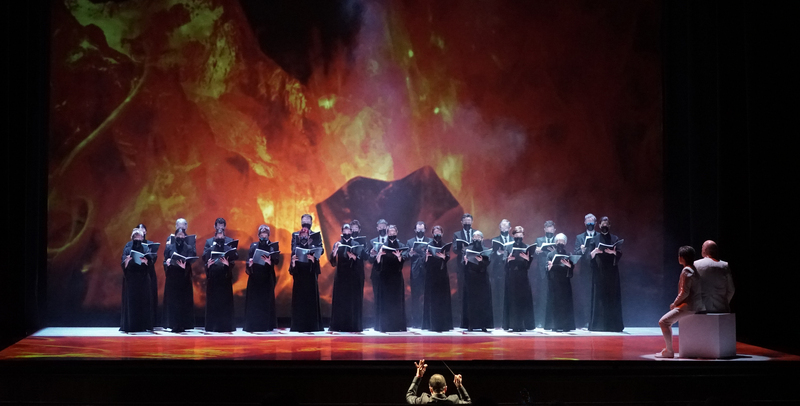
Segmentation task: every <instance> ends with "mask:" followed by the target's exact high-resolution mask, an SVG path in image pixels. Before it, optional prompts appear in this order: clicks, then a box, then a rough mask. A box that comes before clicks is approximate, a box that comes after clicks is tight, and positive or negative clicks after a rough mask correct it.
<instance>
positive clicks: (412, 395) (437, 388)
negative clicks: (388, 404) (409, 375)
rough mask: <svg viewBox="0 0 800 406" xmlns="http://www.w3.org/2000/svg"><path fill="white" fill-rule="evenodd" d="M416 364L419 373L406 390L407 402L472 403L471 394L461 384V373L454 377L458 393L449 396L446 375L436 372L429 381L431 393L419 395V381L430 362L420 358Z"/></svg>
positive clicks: (416, 403) (420, 403)
mask: <svg viewBox="0 0 800 406" xmlns="http://www.w3.org/2000/svg"><path fill="white" fill-rule="evenodd" d="M414 366H416V367H417V374H416V375H414V380H413V381H411V386H410V387H409V388H408V391H407V392H406V403H408V404H411V405H422V404H428V403H438V404H445V405H467V404H471V403H472V400H471V399H470V398H469V394H468V393H467V389H466V388H464V385H462V384H461V375H460V374H459V375H455V376H454V377H453V383H454V384H455V385H456V389H457V390H458V394H457V395H450V396H447V383H445V380H444V377H443V376H441V375H439V374H434V375H433V376H431V379H430V382H429V383H428V390H430V392H431V393H430V394H428V393H423V394H422V395H421V396H417V386H418V385H419V381H420V380H421V379H422V377H423V376H424V375H425V370H426V369H427V368H428V364H426V363H425V360H424V359H421V360H419V363H416V362H415V363H414Z"/></svg>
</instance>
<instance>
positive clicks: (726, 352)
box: [678, 313, 736, 358]
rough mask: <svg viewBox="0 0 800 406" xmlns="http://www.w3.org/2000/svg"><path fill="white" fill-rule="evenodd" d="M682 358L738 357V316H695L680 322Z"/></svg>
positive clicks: (679, 335)
mask: <svg viewBox="0 0 800 406" xmlns="http://www.w3.org/2000/svg"><path fill="white" fill-rule="evenodd" d="M678 348H679V353H680V357H681V358H730V357H734V356H736V315H735V314H733V313H708V314H693V315H691V316H688V317H685V318H683V319H681V320H680V321H679V322H678Z"/></svg>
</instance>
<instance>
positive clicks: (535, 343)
mask: <svg viewBox="0 0 800 406" xmlns="http://www.w3.org/2000/svg"><path fill="white" fill-rule="evenodd" d="M675 333H676V336H675V347H676V348H678V344H679V339H678V337H679V336H678V335H677V333H678V331H677V329H676V330H675ZM661 348H663V338H662V337H661V331H660V329H659V328H657V327H654V328H647V327H643V328H626V329H625V331H624V332H622V333H600V332H590V331H586V330H578V331H572V332H567V333H556V332H550V331H544V330H538V329H537V330H534V331H530V332H525V333H510V332H506V331H502V330H490V331H489V332H466V331H463V330H460V329H456V330H454V331H450V332H445V333H433V332H428V331H424V330H417V329H410V330H409V331H408V332H404V333H380V332H375V331H372V330H367V331H365V332H363V333H331V332H327V331H326V332H317V333H296V332H290V331H288V329H280V330H275V331H273V332H270V333H256V334H251V333H247V332H243V331H241V330H238V331H236V332H232V333H206V332H204V331H203V330H202V329H200V330H190V331H188V332H185V333H181V334H174V333H170V332H167V331H162V330H158V329H157V330H156V331H155V332H153V333H135V334H125V333H121V332H120V331H118V329H117V328H110V327H109V328H74V327H73V328H65V327H50V328H45V329H43V330H40V331H39V332H37V333H35V334H33V335H31V336H29V337H27V338H24V339H22V340H21V341H19V342H17V343H16V344H14V345H12V346H10V347H8V348H6V349H5V350H3V351H0V360H24V359H47V360H56V359H71V360H275V361H281V360H303V361H348V360H354V361H373V360H381V361H410V360H418V359H420V358H426V359H445V360H458V361H469V360H487V361H492V360H494V361H512V360H513V361H530V360H581V361H632V360H640V361H647V360H656V359H655V357H654V354H655V353H656V352H657V351H660V350H661ZM736 352H737V354H738V355H737V357H736V358H733V359H728V360H715V361H717V362H735V361H768V360H785V361H800V356H796V355H791V354H785V353H781V352H778V351H772V350H769V349H765V348H760V347H756V346H752V345H748V344H744V343H737V345H736ZM675 360H679V361H698V360H689V359H681V358H676V359H675ZM675 360H658V361H675Z"/></svg>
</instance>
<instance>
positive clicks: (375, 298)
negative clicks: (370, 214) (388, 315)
mask: <svg viewBox="0 0 800 406" xmlns="http://www.w3.org/2000/svg"><path fill="white" fill-rule="evenodd" d="M380 238H381V237H380V236H379V237H375V238H373V239H371V240H369V247H367V248H366V254H365V257H366V260H367V261H368V262H369V264H370V273H369V281H370V283H371V284H372V305H373V307H374V311H375V321H374V323H373V325H374V326H373V328H374V329H375V331H380V330H381V312H380V310H379V309H378V303H380V302H381V290H380V289H379V285H380V280H381V279H380V273H381V266H380V264H379V263H377V262H375V259H376V258H375V257H374V256H371V255H370V252H371V250H372V247H373V244H374V243H376V242H378V241H380ZM384 238H385V237H384ZM384 243H385V242H384Z"/></svg>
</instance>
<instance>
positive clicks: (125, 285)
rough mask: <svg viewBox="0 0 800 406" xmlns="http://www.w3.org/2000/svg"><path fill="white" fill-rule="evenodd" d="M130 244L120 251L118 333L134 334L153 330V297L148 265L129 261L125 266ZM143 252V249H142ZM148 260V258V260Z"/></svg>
mask: <svg viewBox="0 0 800 406" xmlns="http://www.w3.org/2000/svg"><path fill="white" fill-rule="evenodd" d="M132 247H133V245H132V243H131V242H130V241H129V242H128V244H126V245H125V248H123V250H122V263H121V267H122V272H123V278H122V306H121V318H120V328H119V330H120V331H124V332H126V333H127V332H135V331H147V330H152V329H153V306H154V305H155V304H154V303H153V295H152V293H151V292H150V271H149V269H148V268H149V267H148V265H145V264H141V265H136V263H135V262H134V261H133V259H131V260H130V261H129V262H128V266H127V267H126V266H125V257H127V256H128V255H130V253H131V248H132ZM142 250H144V248H142ZM148 260H149V258H148Z"/></svg>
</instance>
